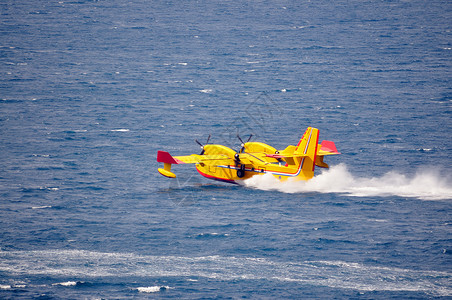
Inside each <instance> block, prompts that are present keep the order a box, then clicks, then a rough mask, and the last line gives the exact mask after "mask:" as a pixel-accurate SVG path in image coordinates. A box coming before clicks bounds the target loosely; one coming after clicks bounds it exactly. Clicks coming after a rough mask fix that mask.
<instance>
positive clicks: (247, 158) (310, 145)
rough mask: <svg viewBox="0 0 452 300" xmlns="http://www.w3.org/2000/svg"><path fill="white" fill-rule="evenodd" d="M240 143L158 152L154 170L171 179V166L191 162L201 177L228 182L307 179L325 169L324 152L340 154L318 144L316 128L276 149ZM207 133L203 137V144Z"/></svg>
mask: <svg viewBox="0 0 452 300" xmlns="http://www.w3.org/2000/svg"><path fill="white" fill-rule="evenodd" d="M237 137H238V138H239V140H240V141H241V142H242V144H241V149H240V151H239V152H236V151H234V150H232V149H231V148H229V147H226V146H223V145H215V144H206V145H202V144H201V143H199V142H198V141H197V140H196V142H197V143H198V144H199V145H200V146H201V148H202V152H201V154H199V155H198V154H192V155H187V156H172V155H171V154H169V153H168V152H165V151H158V152H157V162H160V163H163V168H159V169H158V171H159V173H160V174H162V175H163V176H166V177H169V178H175V177H176V175H175V174H174V173H173V172H171V166H172V165H180V164H195V166H196V170H197V171H198V172H199V173H200V174H201V175H202V176H204V177H207V178H209V179H213V180H219V181H223V182H229V183H238V182H239V181H241V180H245V179H248V178H251V177H253V176H258V175H263V174H267V173H269V174H272V175H273V176H275V177H276V178H278V179H280V180H286V179H288V178H295V179H296V180H309V179H311V178H312V177H314V168H315V166H318V167H322V168H328V165H327V164H326V163H325V162H324V161H323V158H324V156H326V155H336V154H340V153H339V152H338V151H337V149H336V145H335V144H334V142H331V141H322V143H320V144H318V140H319V130H318V129H317V128H313V127H308V129H306V131H305V133H304V135H303V137H302V138H301V139H300V141H299V142H298V144H297V145H296V146H294V145H289V146H287V147H286V149H284V150H277V149H276V148H273V147H272V146H270V145H267V144H264V143H260V142H250V141H249V140H250V139H251V137H252V135H251V136H250V138H249V139H248V141H247V142H243V140H242V139H241V138H240V137H239V136H238V135H237ZM209 139H210V136H209V138H208V140H207V143H208V141H209Z"/></svg>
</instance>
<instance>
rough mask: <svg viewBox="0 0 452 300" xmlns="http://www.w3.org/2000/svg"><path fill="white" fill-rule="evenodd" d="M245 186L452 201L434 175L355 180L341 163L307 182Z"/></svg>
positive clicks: (257, 180) (260, 180)
mask: <svg viewBox="0 0 452 300" xmlns="http://www.w3.org/2000/svg"><path fill="white" fill-rule="evenodd" d="M244 185H245V186H247V187H252V188H256V189H261V190H277V191H280V192H284V193H306V192H318V193H340V194H344V195H348V196H356V197H368V196H400V197H414V198H419V199H423V200H445V199H452V188H451V187H452V184H451V183H449V182H448V179H447V178H443V177H441V175H440V174H437V173H433V172H431V173H428V172H423V173H421V172H420V173H417V174H416V175H415V176H413V177H411V178H410V177H407V176H405V175H403V174H400V173H397V172H389V173H387V174H385V175H383V176H382V177H373V178H356V177H354V176H353V175H352V174H351V173H350V172H349V171H348V170H347V166H346V165H344V164H340V165H337V166H333V167H331V168H330V169H328V170H326V171H323V173H321V174H320V175H317V176H315V177H314V178H313V179H311V180H309V181H295V180H290V179H289V180H287V181H284V182H281V181H279V180H278V179H276V178H275V177H274V176H272V175H270V174H265V175H262V176H254V177H252V178H250V179H247V180H245V181H244Z"/></svg>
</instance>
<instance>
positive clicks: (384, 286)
mask: <svg viewBox="0 0 452 300" xmlns="http://www.w3.org/2000/svg"><path fill="white" fill-rule="evenodd" d="M0 272H2V273H3V274H4V275H7V274H8V275H13V276H19V277H20V278H23V277H24V276H25V277H26V276H27V275H41V276H46V277H49V276H58V277H60V276H64V277H65V278H72V279H75V280H80V279H83V280H85V279H86V278H87V277H110V276H113V277H121V278H126V277H132V278H136V277H183V278H186V280H187V281H192V280H193V278H195V279H199V278H207V279H209V280H221V281H229V280H231V281H233V280H256V279H258V280H262V279H263V280H269V281H280V282H297V283H300V284H307V285H313V286H327V287H331V288H337V289H352V290H359V291H412V292H423V293H426V294H431V295H439V296H452V286H451V285H450V283H451V279H452V273H450V272H439V271H426V270H412V269H403V268H393V267H378V266H371V265H365V264H360V263H351V262H344V261H300V262H297V261H286V262H280V261H274V260H269V259H265V258H255V257H231V256H229V257H226V256H203V257H186V256H185V257H184V256H152V255H137V254H133V253H104V252H93V251H83V250H48V251H4V252H3V251H0ZM75 280H74V281H72V280H71V281H68V282H63V283H60V284H61V285H65V286H74V284H76V285H77V282H78V281H75ZM1 288H3V289H9V288H12V287H10V286H9V285H8V286H6V285H3V286H1ZM168 288H169V287H166V286H164V287H162V286H151V287H139V288H138V290H139V291H140V292H145V293H150V292H157V291H161V290H164V289H168Z"/></svg>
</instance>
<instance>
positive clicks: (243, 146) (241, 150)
mask: <svg viewBox="0 0 452 300" xmlns="http://www.w3.org/2000/svg"><path fill="white" fill-rule="evenodd" d="M252 137H253V135H252V134H250V136H249V137H248V139H247V140H246V142H244V141H243V140H242V138H241V137H240V135H239V134H238V133H237V138H238V139H239V140H240V142H241V143H242V144H241V145H240V147H242V148H241V149H240V153H242V152H243V151H244V150H245V144H246V143H248V142H249V141H250V140H251V138H252Z"/></svg>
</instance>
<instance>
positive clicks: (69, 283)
mask: <svg viewBox="0 0 452 300" xmlns="http://www.w3.org/2000/svg"><path fill="white" fill-rule="evenodd" d="M52 285H61V286H76V285H77V282H76V281H66V282H58V283H54V284H52Z"/></svg>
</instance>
